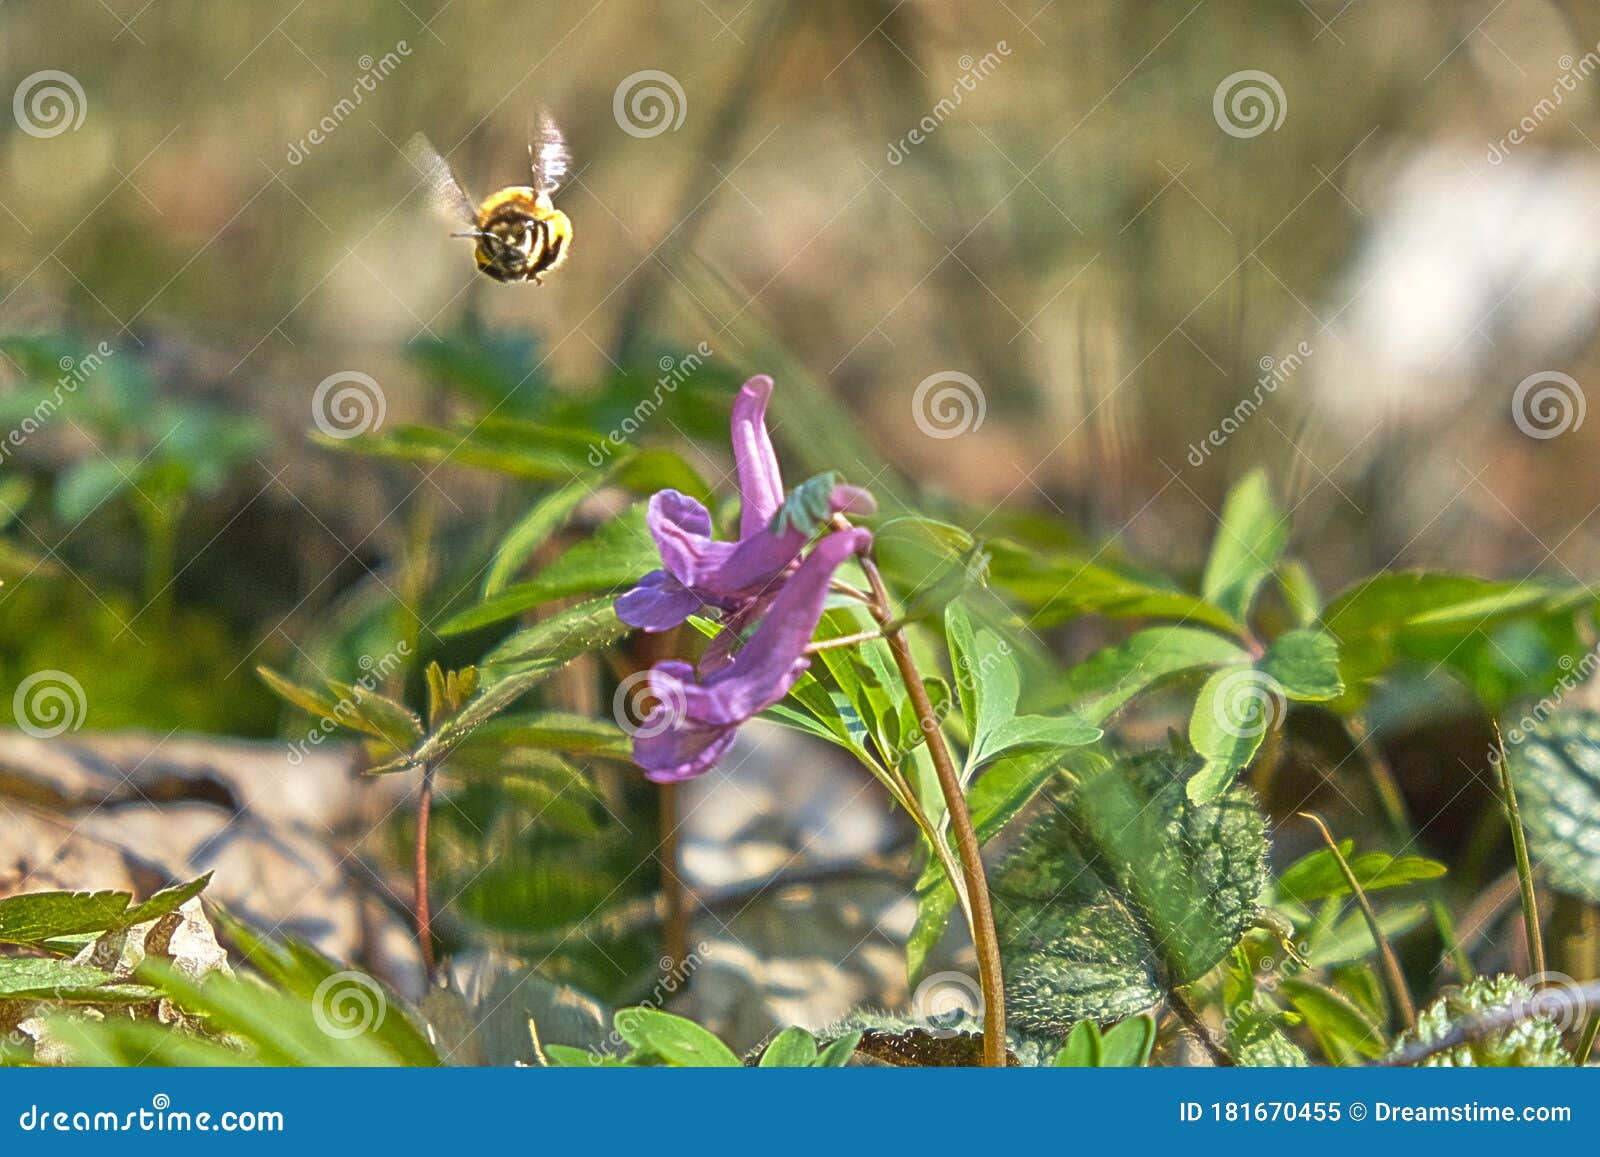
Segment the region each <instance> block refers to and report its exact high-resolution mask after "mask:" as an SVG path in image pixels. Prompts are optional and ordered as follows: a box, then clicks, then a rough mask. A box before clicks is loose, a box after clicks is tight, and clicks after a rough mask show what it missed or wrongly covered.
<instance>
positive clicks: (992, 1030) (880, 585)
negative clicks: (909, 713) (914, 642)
mask: <svg viewBox="0 0 1600 1157" xmlns="http://www.w3.org/2000/svg"><path fill="white" fill-rule="evenodd" d="M861 566H862V569H863V570H865V571H866V574H867V581H868V582H869V583H870V584H871V586H872V593H873V600H874V605H873V606H872V615H873V617H874V618H875V619H877V620H878V623H879V625H880V626H881V627H882V628H883V633H884V641H885V642H886V643H888V645H889V652H890V654H892V655H893V656H894V661H895V666H896V667H898V668H899V670H900V679H901V681H902V682H903V683H904V684H905V687H906V694H907V695H909V696H910V697H911V705H912V707H913V708H914V709H915V710H916V713H917V722H918V725H919V726H920V727H921V728H922V731H923V734H924V735H926V736H927V743H928V754H929V755H930V756H931V757H932V759H933V768H934V772H935V774H936V775H937V776H938V779H939V790H940V791H941V792H942V793H943V795H944V802H945V809H946V810H947V811H948V812H949V814H950V826H951V829H952V832H953V834H954V836H955V841H956V848H957V850H958V851H959V852H960V855H961V871H962V876H963V878H964V880H965V882H966V886H967V887H966V891H967V913H968V918H969V920H970V923H971V926H972V941H973V947H974V948H975V949H976V951H977V955H978V983H979V985H980V987H981V989H982V991H983V1063H984V1065H986V1066H989V1067H993V1068H1004V1067H1005V1064H1006V1004H1005V1000H1006V998H1005V980H1004V976H1003V973H1002V969H1001V964H1000V938H999V936H998V935H997V934H996V932H995V926H994V907H993V905H992V903H991V902H990V899H989V883H988V880H987V879H985V877H984V871H983V857H982V855H981V854H980V847H979V844H978V833H977V830H976V829H975V828H974V827H973V825H972V813H971V812H970V811H968V810H967V798H966V795H965V793H964V792H963V791H962V790H961V777H960V776H959V775H958V774H957V773H956V765H955V760H953V759H952V758H951V756H950V748H949V745H948V744H946V743H945V739H944V732H943V731H942V730H941V729H940V727H939V716H938V715H937V714H936V713H935V712H934V709H933V703H932V701H931V700H930V699H929V698H928V689H927V688H926V687H925V686H924V685H923V682H922V673H921V671H919V670H918V669H917V661H916V659H915V658H913V657H912V654H911V646H910V644H909V643H907V641H906V636H905V631H904V630H903V629H902V628H900V627H899V626H897V625H895V623H894V621H893V619H892V617H891V616H890V613H889V591H888V588H887V587H885V585H884V582H883V576H882V575H881V574H880V573H879V572H878V566H877V563H876V562H874V561H873V559H872V558H871V556H870V555H864V556H862V559H861ZM934 834H935V837H936V839H937V838H938V836H939V834H938V833H937V832H935V833H934Z"/></svg>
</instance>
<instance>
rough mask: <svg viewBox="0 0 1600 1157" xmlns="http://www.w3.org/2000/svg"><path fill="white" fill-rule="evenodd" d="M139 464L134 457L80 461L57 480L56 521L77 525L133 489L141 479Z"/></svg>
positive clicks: (97, 455)
mask: <svg viewBox="0 0 1600 1157" xmlns="http://www.w3.org/2000/svg"><path fill="white" fill-rule="evenodd" d="M139 465H140V464H139V460H138V459H137V458H132V457H118V458H107V457H104V456H102V455H100V454H91V455H89V456H88V457H86V458H81V459H79V460H78V461H77V462H75V463H73V464H72V465H71V466H69V467H67V469H66V470H65V471H64V472H63V473H62V474H61V476H60V477H59V478H58V479H57V480H56V489H55V508H56V517H58V518H60V519H61V520H62V521H63V522H68V523H77V522H81V521H83V520H84V519H85V518H87V517H89V515H90V514H92V513H93V512H94V511H95V510H97V509H99V508H100V507H101V506H103V505H105V504H106V503H107V502H109V501H110V500H111V499H113V498H115V497H116V496H117V495H118V494H121V493H122V492H123V491H124V490H128V489H130V488H131V487H132V486H133V480H134V479H136V478H137V477H138V476H139Z"/></svg>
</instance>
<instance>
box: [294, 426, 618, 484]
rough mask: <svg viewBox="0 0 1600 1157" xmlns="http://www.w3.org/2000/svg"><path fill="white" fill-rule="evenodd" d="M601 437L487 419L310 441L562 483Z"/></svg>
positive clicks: (582, 466) (582, 467) (583, 466)
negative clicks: (458, 425)
mask: <svg viewBox="0 0 1600 1157" xmlns="http://www.w3.org/2000/svg"><path fill="white" fill-rule="evenodd" d="M603 437H604V436H603V435H601V434H598V433H595V432H593V431H588V430H578V429H570V428H567V429H563V428H558V427H552V426H540V425H537V424H535V423H532V422H519V421H515V420H511V419H500V418H489V419H486V420H484V421H482V422H481V423H479V424H477V425H475V426H464V427H462V428H460V429H455V430H441V429H437V428H434V427H428V426H396V427H393V428H390V429H386V430H385V431H384V432H383V433H381V434H363V435H361V436H360V437H358V438H346V439H340V438H332V437H329V436H328V435H325V434H317V435H313V436H312V439H311V440H312V441H313V442H315V443H317V444H318V445H320V446H325V447H327V448H328V449H330V450H339V451H342V452H344V453H352V454H362V455H368V456H372V457H379V458H392V459H397V460H399V461H403V462H432V463H443V462H446V461H448V462H449V463H450V464H451V465H452V466H465V467H474V468H477V469H481V470H493V471H495V472H496V473H500V474H506V475H510V476H511V477H513V478H525V479H528V480H529V481H533V482H562V483H565V482H566V481H568V480H569V479H570V478H571V477H572V476H573V475H574V474H581V473H583V472H584V471H586V470H588V469H589V468H590V465H589V451H590V448H591V447H592V446H594V445H595V444H596V443H598V442H600V441H601V440H602V439H603Z"/></svg>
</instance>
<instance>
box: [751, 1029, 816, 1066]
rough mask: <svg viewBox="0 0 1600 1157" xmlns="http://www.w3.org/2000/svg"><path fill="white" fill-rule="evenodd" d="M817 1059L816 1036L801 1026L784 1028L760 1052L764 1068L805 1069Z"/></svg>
mask: <svg viewBox="0 0 1600 1157" xmlns="http://www.w3.org/2000/svg"><path fill="white" fill-rule="evenodd" d="M816 1061H817V1038H816V1037H814V1036H812V1035H811V1034H810V1033H808V1032H807V1031H806V1030H805V1029H803V1028H786V1029H784V1030H783V1031H782V1032H780V1033H779V1034H778V1035H777V1036H776V1037H774V1038H773V1039H772V1043H771V1044H769V1045H768V1046H767V1049H766V1051H765V1052H764V1053H762V1054H761V1067H762V1068H764V1069H805V1068H810V1067H811V1066H812V1065H814V1064H815V1063H816Z"/></svg>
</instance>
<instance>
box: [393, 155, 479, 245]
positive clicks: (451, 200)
mask: <svg viewBox="0 0 1600 1157" xmlns="http://www.w3.org/2000/svg"><path fill="white" fill-rule="evenodd" d="M405 154H406V160H408V161H410V162H411V167H412V168H414V169H416V171H417V173H418V174H419V175H420V176H421V177H422V179H423V183H424V184H425V185H426V186H427V188H428V199H429V200H430V201H431V202H432V203H433V204H434V206H435V207H436V208H438V209H441V210H443V211H444V212H445V213H448V214H449V215H450V216H451V217H454V218H457V219H458V220H461V221H464V222H466V223H467V224H468V225H472V226H474V227H476V226H477V224H478V210H477V208H476V207H475V206H474V205H473V203H472V198H471V197H469V196H467V191H466V190H465V189H463V188H462V187H461V182H460V181H457V180H456V175H455V174H454V173H452V172H451V171H450V162H449V161H447V160H445V159H444V158H443V157H441V156H440V155H439V150H438V149H436V148H434V147H433V145H432V144H431V143H430V142H429V140H428V138H427V137H425V136H423V135H422V134H421V133H418V134H417V135H416V136H414V137H412V138H411V139H410V140H409V141H407V142H406V148H405Z"/></svg>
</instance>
